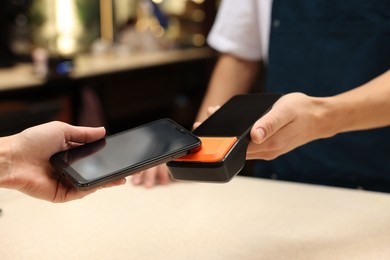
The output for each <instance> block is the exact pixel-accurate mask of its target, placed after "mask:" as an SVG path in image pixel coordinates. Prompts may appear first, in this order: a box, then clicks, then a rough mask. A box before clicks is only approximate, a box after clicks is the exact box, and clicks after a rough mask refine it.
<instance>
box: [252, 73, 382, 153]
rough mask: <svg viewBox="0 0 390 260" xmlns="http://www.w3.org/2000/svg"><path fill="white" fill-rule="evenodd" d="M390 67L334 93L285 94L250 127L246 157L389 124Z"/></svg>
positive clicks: (286, 150) (279, 151)
mask: <svg viewBox="0 0 390 260" xmlns="http://www.w3.org/2000/svg"><path fill="white" fill-rule="evenodd" d="M389 111H390V70H389V71H387V72H385V73H384V74H382V75H380V76H379V77H377V78H375V79H373V80H371V81H370V82H368V83H366V84H364V85H362V86H360V87H357V88H355V89H352V90H350V91H347V92H344V93H341V94H339V95H335V96H332V97H323V98H318V97H310V96H307V95H304V94H302V93H292V94H288V95H285V96H283V97H282V98H281V99H280V100H278V102H276V104H275V105H274V107H273V108H272V110H271V111H270V112H269V113H268V114H266V115H265V116H264V117H262V118H261V119H259V120H258V121H257V122H256V123H255V124H254V126H253V128H252V130H251V138H252V142H251V143H250V145H249V147H248V153H247V159H266V160H271V159H274V158H276V157H278V156H279V155H282V154H284V153H287V152H289V151H291V150H293V149H295V148H296V147H298V146H301V145H303V144H306V143H308V142H310V141H313V140H316V139H321V138H328V137H332V136H334V135H336V134H339V133H344V132H350V131H357V130H366V129H372V128H379V127H385V126H389V125H390V117H389Z"/></svg>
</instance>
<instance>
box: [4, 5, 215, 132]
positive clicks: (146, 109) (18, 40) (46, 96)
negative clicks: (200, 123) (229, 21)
mask: <svg viewBox="0 0 390 260" xmlns="http://www.w3.org/2000/svg"><path fill="white" fill-rule="evenodd" d="M218 2H219V1H217V0H207V1H205V0H153V1H152V0H100V1H99V0H5V1H4V0H3V1H1V2H0V33H1V38H0V121H1V122H0V135H2V136H4V135H8V134H12V133H16V132H18V131H21V130H22V129H25V128H27V127H29V126H32V125H36V124H39V123H43V122H47V121H51V120H61V121H65V122H69V123H72V124H77V125H88V126H97V125H104V126H106V128H107V130H108V132H109V133H110V134H113V133H116V132H118V131H122V130H125V129H128V128H131V127H134V126H137V125H140V124H143V123H146V122H150V121H152V120H155V119H158V118H162V117H169V118H172V119H174V120H176V121H177V122H179V123H180V124H182V125H183V126H185V127H187V128H191V125H192V123H193V120H194V118H195V115H196V112H197V109H198V107H199V104H200V101H201V99H202V97H203V94H204V91H205V89H206V87H207V82H208V79H209V77H210V73H211V70H212V68H213V65H214V63H215V60H216V54H215V53H214V52H213V51H212V50H211V49H209V48H208V46H207V44H206V37H207V34H208V32H209V30H210V28H211V26H212V24H213V21H214V18H215V15H216V12H217V9H218Z"/></svg>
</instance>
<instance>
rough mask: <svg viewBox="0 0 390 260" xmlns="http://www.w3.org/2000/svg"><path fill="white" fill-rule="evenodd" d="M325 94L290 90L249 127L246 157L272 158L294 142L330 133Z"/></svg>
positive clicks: (287, 149) (311, 139)
mask: <svg viewBox="0 0 390 260" xmlns="http://www.w3.org/2000/svg"><path fill="white" fill-rule="evenodd" d="M324 100H325V98H316V97H310V96H307V95H305V94H302V93H291V94H287V95H285V96H283V97H281V98H280V99H279V100H278V101H277V102H276V103H275V104H274V106H273V108H272V109H271V110H270V111H269V112H268V113H267V114H266V115H264V116H263V117H262V118H260V119H259V120H257V121H256V123H255V124H254V125H253V127H252V130H251V133H250V134H251V139H252V141H251V143H250V144H249V146H248V150H247V159H264V160H272V159H275V158H276V157H278V156H280V155H282V154H285V153H287V152H289V151H291V150H293V149H295V148H297V147H298V146H301V145H303V144H306V143H308V142H310V141H313V140H315V139H319V138H325V137H330V136H331V135H332V134H330V133H331V131H330V129H331V128H332V122H329V121H327V120H325V118H326V117H324V116H323V115H325V114H326V112H327V109H326V103H325V102H324Z"/></svg>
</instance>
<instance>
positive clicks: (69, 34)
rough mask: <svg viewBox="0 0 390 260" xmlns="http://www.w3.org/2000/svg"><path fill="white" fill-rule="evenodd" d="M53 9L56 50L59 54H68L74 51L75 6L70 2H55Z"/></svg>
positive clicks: (60, 0) (59, 0)
mask: <svg viewBox="0 0 390 260" xmlns="http://www.w3.org/2000/svg"><path fill="white" fill-rule="evenodd" d="M55 8H56V9H55V14H56V28H57V33H58V39H57V48H58V51H59V52H60V53H61V54H70V53H72V52H74V50H75V49H76V40H75V21H76V16H75V4H74V1H70V0H56V2H55Z"/></svg>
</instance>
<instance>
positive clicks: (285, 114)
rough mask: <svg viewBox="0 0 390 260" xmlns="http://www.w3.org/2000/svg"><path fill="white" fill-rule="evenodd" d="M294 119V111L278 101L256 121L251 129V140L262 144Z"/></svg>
mask: <svg viewBox="0 0 390 260" xmlns="http://www.w3.org/2000/svg"><path fill="white" fill-rule="evenodd" d="M291 120H293V116H292V113H290V112H289V111H288V109H285V107H284V106H280V107H279V106H278V102H277V103H276V104H275V105H274V107H273V108H272V109H271V110H270V111H269V112H268V113H267V114H265V115H264V116H263V117H261V118H260V119H259V120H257V121H256V122H255V124H254V125H253V127H252V130H251V140H252V142H253V143H255V144H261V143H263V142H264V141H265V140H267V139H268V138H270V137H271V136H272V135H274V134H275V133H277V132H278V131H279V130H280V129H281V128H283V127H284V126H285V125H287V124H288V123H289V122H291Z"/></svg>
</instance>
